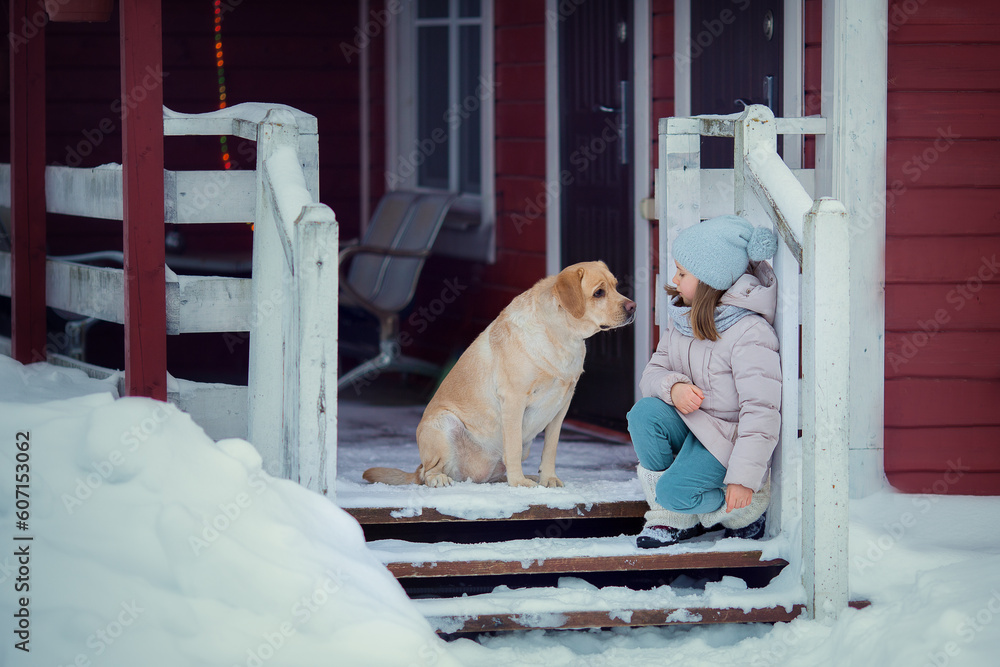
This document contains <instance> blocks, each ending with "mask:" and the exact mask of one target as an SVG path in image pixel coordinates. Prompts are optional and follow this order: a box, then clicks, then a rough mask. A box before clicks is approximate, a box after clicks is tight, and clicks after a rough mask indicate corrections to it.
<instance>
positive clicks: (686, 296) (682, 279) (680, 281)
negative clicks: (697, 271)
mask: <svg viewBox="0 0 1000 667" xmlns="http://www.w3.org/2000/svg"><path fill="white" fill-rule="evenodd" d="M674 264H676V265H677V273H675V274H674V277H673V281H674V285H676V286H677V291H678V292H679V293H680V295H681V300H682V301H683V302H684V305H685V306H690V305H691V302H692V301H694V293H695V291H696V290H697V289H698V279H697V278H695V277H694V276H693V275H691V274H690V273H688V271H687V269H685V268H684V267H683V266H681V265H680V264H677V262H674Z"/></svg>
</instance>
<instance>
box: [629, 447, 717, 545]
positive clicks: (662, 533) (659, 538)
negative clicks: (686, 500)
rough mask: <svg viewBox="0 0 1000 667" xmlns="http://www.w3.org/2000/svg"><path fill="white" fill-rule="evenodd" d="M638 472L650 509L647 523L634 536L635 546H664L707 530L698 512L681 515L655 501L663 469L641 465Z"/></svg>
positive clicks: (637, 468)
mask: <svg viewBox="0 0 1000 667" xmlns="http://www.w3.org/2000/svg"><path fill="white" fill-rule="evenodd" d="M636 472H637V473H639V483H640V484H642V491H643V493H645V494H646V502H647V503H649V511H647V512H646V515H645V517H646V525H645V526H643V528H642V532H641V533H639V535H638V536H637V537H636V538H635V545H636V546H637V547H639V548H640V549H655V548H657V547H665V546H668V545H671V544H674V543H675V542H679V541H681V540H687V539H690V538H692V537H697V536H698V535H701V534H702V533H704V532H705V529H704V527H702V525H701V524H700V523H699V522H698V515H697V514H681V513H680V512H674V511H672V510H668V509H667V508H666V507H664V506H663V505H661V504H659V503H658V502H656V483H657V482H658V481H659V480H660V477H661V476H662V475H663V471H662V470H661V471H659V472H656V471H654V470H647V469H646V468H643V467H642V465H638V466H637V467H636Z"/></svg>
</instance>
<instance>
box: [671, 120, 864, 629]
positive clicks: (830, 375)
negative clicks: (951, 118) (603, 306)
mask: <svg viewBox="0 0 1000 667" xmlns="http://www.w3.org/2000/svg"><path fill="white" fill-rule="evenodd" d="M659 128H660V132H659V151H660V166H659V169H658V175H657V192H656V202H657V209H658V215H657V217H658V219H659V223H660V228H659V229H660V234H659V243H660V249H659V254H660V262H661V266H667V265H668V263H669V259H670V249H671V247H672V244H673V239H674V238H676V235H677V233H678V232H679V231H680V230H682V229H685V228H687V227H690V226H691V225H694V224H697V223H698V222H699V221H700V220H701V219H703V218H707V217H710V216H711V215H720V214H722V213H724V212H735V213H737V214H740V215H743V216H745V217H748V218H750V219H751V220H754V221H762V216H766V218H767V219H768V220H770V221H771V223H772V224H773V225H774V227H775V229H776V230H777V232H778V233H779V235H780V236H781V238H782V240H783V242H784V246H785V247H786V248H787V250H785V249H779V252H778V255H777V256H776V257H775V260H774V268H775V271H776V272H777V273H778V276H779V278H778V280H779V287H780V288H781V294H782V296H781V301H780V302H779V308H778V314H777V317H776V318H775V329H776V331H777V333H778V336H779V339H780V341H781V356H782V377H783V384H784V389H783V391H782V404H781V410H782V415H783V419H782V427H781V438H780V441H779V447H778V450H777V451H776V453H775V469H774V471H773V472H774V474H772V483H776V484H777V487H778V492H777V493H775V490H774V489H773V488H772V496H771V501H772V507H771V508H770V509H769V510H768V516H769V521H768V523H769V525H772V526H774V525H777V526H780V527H781V530H789V531H791V530H795V526H796V522H795V521H794V516H793V512H792V511H791V510H793V509H794V504H798V503H801V504H802V578H803V584H804V587H805V589H806V592H807V596H808V599H807V609H808V613H809V614H810V615H811V616H813V617H816V616H826V617H836V616H837V615H838V614H839V613H840V612H841V610H843V609H845V608H846V607H847V603H848V581H847V573H848V562H847V538H848V534H847V521H848V511H847V492H848V484H847V477H848V467H847V453H848V440H847V439H848V403H847V391H848V370H847V369H848V366H847V360H848V358H849V355H848V349H847V345H848V335H847V332H848V331H849V324H850V320H849V307H848V286H849V278H848V275H849V274H848V271H849V263H848V226H847V220H846V217H847V214H846V212H845V209H844V207H843V205H842V204H841V203H840V202H837V201H835V200H833V199H828V198H821V199H818V200H816V201H813V198H812V197H811V196H810V195H809V194H808V193H807V192H806V190H805V188H804V187H803V186H802V185H801V184H800V179H802V180H804V181H809V180H811V178H812V174H810V173H808V172H806V171H804V170H799V171H797V172H795V171H792V170H790V169H789V168H788V166H787V165H786V164H785V163H784V161H783V160H782V159H781V157H780V156H779V155H778V152H777V135H778V134H823V133H825V131H826V120H825V119H824V118H818V117H814V118H779V119H775V118H774V116H773V114H772V113H771V111H770V110H769V109H768V108H767V107H764V106H760V105H751V106H748V107H747V108H746V109H745V110H744V111H743V112H742V113H740V114H733V115H730V116H699V117H695V118H663V119H660V124H659ZM702 136H711V137H733V139H734V168H733V170H732V171H731V172H729V171H726V170H702V169H701V148H700V146H701V137H702ZM709 176H710V178H708V177H709ZM720 179H721V180H720ZM730 180H731V182H732V183H733V190H732V191H731V192H732V194H733V199H732V200H730V201H733V204H734V206H733V208H731V209H728V211H725V206H726V202H725V201H724V199H728V195H727V196H725V197H723V194H724V193H725V189H724V188H723V189H722V190H717V188H718V187H719V185H720V184H724V183H725V182H726V181H730ZM709 211H711V213H710V212H709ZM799 267H801V270H802V285H801V291H800V288H799ZM663 273H664V274H665V272H663ZM658 279H659V280H660V281H661V282H662V281H663V279H664V278H663V275H661V276H659V277H658ZM658 286H659V285H658ZM657 294H658V295H661V297H660V298H662V294H663V292H662V290H657ZM799 303H801V316H800V313H799ZM665 306H666V304H665V303H662V302H661V303H660V304H658V308H657V311H658V312H660V313H662V312H665ZM800 323H801V345H800V336H799V333H800V328H799V326H800ZM661 326H666V324H665V322H663V324H662V325H661ZM800 347H801V355H802V356H801V360H802V379H801V381H800V379H799V354H798V352H799V351H800ZM800 388H801V396H800V392H799V389H800ZM800 409H801V414H800ZM800 425H801V426H800ZM800 427H801V433H802V435H801V438H800V437H799V435H798V432H799V428H800ZM800 441H801V445H802V447H801V465H802V487H803V488H802V493H801V494H799V493H798V492H797V489H796V488H795V487H797V486H798V482H797V476H796V475H795V472H796V471H797V469H798V465H799V462H800V461H799V450H798V443H799V442H800ZM775 478H777V479H775ZM771 530H774V528H773V527H771Z"/></svg>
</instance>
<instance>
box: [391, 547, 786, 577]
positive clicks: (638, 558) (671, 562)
mask: <svg viewBox="0 0 1000 667" xmlns="http://www.w3.org/2000/svg"><path fill="white" fill-rule="evenodd" d="M523 563H524V561H521V560H510V561H504V560H474V561H454V562H448V561H438V562H432V563H403V562H397V563H388V564H387V565H386V567H388V568H389V571H390V572H392V574H393V575H394V576H395V577H396V578H397V579H403V578H411V577H414V578H415V577H427V578H430V577H458V576H483V575H507V574H562V573H573V572H625V571H634V570H686V569H715V568H745V567H784V566H785V565H787V564H788V561H786V560H783V559H781V558H775V559H772V560H761V552H760V551H719V552H713V551H709V552H704V551H701V552H693V553H682V554H668V553H649V554H637V555H627V556H592V557H588V556H582V557H581V556H575V557H566V558H545V559H541V560H533V561H531V562H530V563H529V564H528V565H527V567H525V566H524V565H523Z"/></svg>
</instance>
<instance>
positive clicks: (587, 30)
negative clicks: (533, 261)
mask: <svg viewBox="0 0 1000 667" xmlns="http://www.w3.org/2000/svg"><path fill="white" fill-rule="evenodd" d="M561 18H562V17H561ZM559 77H560V79H559V80H560V90H559V107H560V108H559V117H560V127H561V133H560V175H561V182H562V194H561V198H560V210H561V212H562V214H561V215H562V219H561V220H560V225H561V239H562V257H561V265H562V266H567V265H569V264H573V263H575V262H582V261H588V260H595V259H602V260H604V262H605V263H607V265H608V267H609V268H610V269H611V271H612V272H613V273H614V274H615V275H616V276H617V277H618V280H619V289H620V290H621V291H622V293H624V294H627V295H628V296H629V297H631V296H632V294H630V293H628V285H630V284H631V282H632V281H631V280H630V279H629V277H630V275H631V273H632V268H633V266H634V263H633V246H632V243H633V224H632V218H633V209H632V206H633V203H632V178H633V172H632V156H631V141H632V136H633V135H632V131H631V128H632V125H633V120H632V112H631V108H630V107H631V95H632V2H630V1H629V0H587V1H586V2H583V3H582V4H580V5H579V6H576V7H575V9H574V10H573V11H572V12H571V13H569V14H568V15H567V16H565V20H563V21H562V22H561V23H560V26H559ZM634 350H635V339H634V332H633V329H632V327H625V328H623V329H618V330H616V331H611V332H603V333H599V334H597V335H596V336H593V337H592V338H590V339H589V340H588V341H587V361H586V364H585V366H584V374H583V376H582V377H581V378H580V382H579V384H578V385H577V389H576V395H575V397H574V399H573V403H572V405H571V406H570V412H569V416H570V417H571V418H575V419H580V420H584V421H587V422H590V423H594V424H600V425H603V426H610V427H612V428H618V429H624V426H625V414H626V413H627V412H628V410H629V408H631V407H632V402H633V397H634V389H633V385H634V382H635V378H634V376H635V373H634V371H633V355H634Z"/></svg>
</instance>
